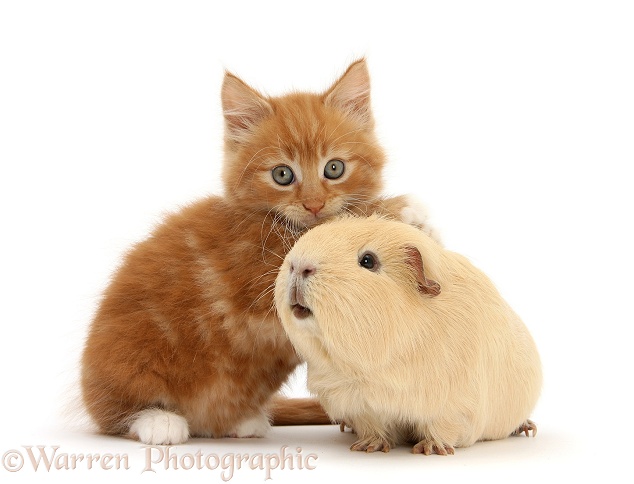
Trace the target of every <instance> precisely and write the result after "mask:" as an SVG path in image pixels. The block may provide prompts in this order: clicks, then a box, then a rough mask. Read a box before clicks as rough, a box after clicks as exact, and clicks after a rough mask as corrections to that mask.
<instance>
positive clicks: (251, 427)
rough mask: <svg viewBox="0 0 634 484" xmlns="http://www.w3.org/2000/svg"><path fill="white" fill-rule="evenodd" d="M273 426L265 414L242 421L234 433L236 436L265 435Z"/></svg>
mask: <svg viewBox="0 0 634 484" xmlns="http://www.w3.org/2000/svg"><path fill="white" fill-rule="evenodd" d="M270 428H271V424H270V423H269V419H268V418H267V417H266V415H264V414H260V415H258V416H256V417H252V418H249V419H247V420H245V421H243V422H241V423H240V424H239V425H238V426H237V427H236V431H235V432H234V435H235V436H236V437H264V436H265V435H266V433H267V432H268V431H269V429H270Z"/></svg>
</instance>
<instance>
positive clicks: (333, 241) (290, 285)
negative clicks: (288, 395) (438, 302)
mask: <svg viewBox="0 0 634 484" xmlns="http://www.w3.org/2000/svg"><path fill="white" fill-rule="evenodd" d="M434 247H436V248H435V249H434ZM430 250H432V251H433V250H439V246H437V244H436V242H434V241H433V240H431V239H430V238H429V237H428V236H427V235H425V234H423V233H422V232H421V231H419V230H418V229H416V228H414V227H411V226H409V225H407V224H403V223H401V222H396V221H391V220H386V219H382V218H380V217H377V216H372V217H369V218H356V217H350V218H344V219H339V220H335V221H332V222H328V223H325V224H322V225H319V226H317V227H315V228H313V229H311V230H309V231H308V232H307V233H305V234H304V235H303V236H302V237H301V238H300V239H299V240H298V241H297V242H296V243H295V245H294V247H293V249H292V250H291V251H290V252H289V253H288V254H287V256H286V258H285V260H284V263H283V264H282V267H281V268H280V271H279V274H278V276H277V280H276V288H275V303H276V307H277V311H278V314H279V315H280V318H281V320H282V323H283V325H284V328H285V330H286V332H287V334H288V335H289V338H290V339H291V341H292V343H293V344H294V346H295V347H296V349H297V350H298V352H299V353H300V354H301V355H302V356H303V357H304V358H305V359H306V360H307V361H308V362H309V364H310V363H311V360H314V359H316V358H329V359H331V360H340V361H342V362H347V363H348V364H354V363H355V362H358V363H360V364H363V365H364V366H365V367H367V363H368V362H371V361H369V360H373V361H374V362H375V363H379V362H380V363H381V364H383V363H385V362H386V361H387V360H386V359H389V358H390V356H392V354H393V353H394V352H398V351H400V349H402V348H403V346H404V345H405V346H411V345H412V344H413V343H412V341H411V338H412V334H413V333H415V332H416V330H415V329H413V328H412V326H413V325H415V324H416V323H415V321H416V318H417V317H418V318H420V316H419V315H418V313H419V312H420V309H421V304H422V305H424V304H426V303H428V302H429V299H430V298H433V297H434V296H437V295H438V294H439V293H440V285H439V284H438V282H436V281H435V280H433V278H432V275H433V274H432V275H430V273H429V271H428V270H427V266H426V263H425V262H424V257H423V255H422V254H421V252H422V253H425V252H429V251H430Z"/></svg>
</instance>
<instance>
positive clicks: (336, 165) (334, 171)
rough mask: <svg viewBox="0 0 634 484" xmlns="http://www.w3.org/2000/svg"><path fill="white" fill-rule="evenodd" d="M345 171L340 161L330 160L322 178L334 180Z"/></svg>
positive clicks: (344, 166)
mask: <svg viewBox="0 0 634 484" xmlns="http://www.w3.org/2000/svg"><path fill="white" fill-rule="evenodd" d="M344 171H346V165H344V163H343V161H341V160H330V161H329V162H328V163H327V164H326V167H325V168H324V176H325V177H326V178H328V179H329V180H336V179H337V178H340V177H341V175H343V172H344Z"/></svg>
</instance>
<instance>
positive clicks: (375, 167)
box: [222, 60, 385, 228]
mask: <svg viewBox="0 0 634 484" xmlns="http://www.w3.org/2000/svg"><path fill="white" fill-rule="evenodd" d="M222 105H223V111H224V118H225V164H224V172H223V181H224V187H225V195H226V197H227V198H228V199H229V200H231V201H233V202H235V203H239V204H240V205H242V206H244V207H248V208H250V209H254V210H264V211H272V212H274V213H275V214H280V215H282V216H283V217H284V218H285V219H286V220H287V221H289V222H291V224H292V225H294V226H296V227H298V228H304V227H311V226H313V225H315V224H317V223H319V222H321V221H322V220H323V219H326V218H329V217H331V216H333V215H336V214H339V213H341V212H343V211H345V209H346V207H347V206H351V205H355V204H356V205H362V204H363V203H364V201H366V200H369V199H372V198H375V197H377V196H378V195H379V192H380V190H381V187H382V175H381V172H382V168H383V165H384V163H385V156H384V154H383V151H382V149H381V147H380V146H379V144H378V142H377V140H376V137H375V135H374V120H373V117H372V112H371V109H370V78H369V75H368V70H367V67H366V63H365V61H364V60H359V61H357V62H355V63H353V64H352V65H351V66H350V67H349V68H348V70H347V71H346V72H345V73H344V74H343V76H341V78H339V80H337V81H336V82H335V83H334V84H333V85H332V86H331V87H330V89H328V90H327V91H326V92H324V93H321V94H309V93H292V94H288V95H285V96H281V97H266V96H263V95H261V94H260V93H258V92H256V91H255V90H254V89H252V88H251V87H249V86H248V85H247V84H245V83H244V82H243V81H241V80H240V79H238V78H237V77H236V76H234V75H232V74H230V73H227V74H226V75H225V79H224V83H223V86H222Z"/></svg>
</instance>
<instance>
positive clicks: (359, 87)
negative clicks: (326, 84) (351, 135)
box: [324, 59, 373, 125]
mask: <svg viewBox="0 0 634 484" xmlns="http://www.w3.org/2000/svg"><path fill="white" fill-rule="evenodd" d="M324 104H325V105H326V106H333V107H336V108H338V109H341V110H342V111H344V112H345V113H346V114H348V115H349V116H352V117H354V118H357V119H359V120H360V121H361V122H363V123H364V124H368V125H372V120H373V118H372V111H371V109H370V74H369V72H368V67H367V65H366V62H365V59H360V60H358V61H356V62H353V63H352V64H351V65H350V67H348V70H347V71H346V72H345V73H344V74H343V76H341V77H340V78H339V80H338V81H337V82H335V83H334V84H333V85H332V87H331V88H330V89H329V90H328V91H326V93H325V94H324Z"/></svg>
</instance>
